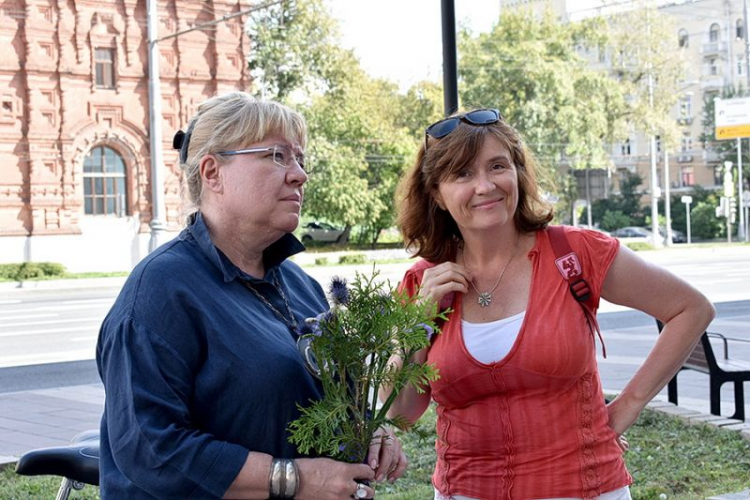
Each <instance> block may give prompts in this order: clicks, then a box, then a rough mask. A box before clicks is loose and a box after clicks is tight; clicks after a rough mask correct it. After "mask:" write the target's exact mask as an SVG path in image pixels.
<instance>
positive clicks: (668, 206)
mask: <svg viewBox="0 0 750 500" xmlns="http://www.w3.org/2000/svg"><path fill="white" fill-rule="evenodd" d="M669 189H670V188H669V153H668V152H667V148H666V147H665V148H664V225H665V226H666V227H665V228H664V229H665V232H666V233H667V234H666V235H665V239H664V242H665V243H666V245H667V246H668V247H671V246H672V200H671V199H670V196H671V194H670V192H669Z"/></svg>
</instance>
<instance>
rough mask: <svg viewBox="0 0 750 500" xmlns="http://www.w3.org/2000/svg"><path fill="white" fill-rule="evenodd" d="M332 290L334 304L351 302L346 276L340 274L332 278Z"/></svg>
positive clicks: (339, 304) (341, 304)
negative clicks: (341, 276) (342, 276)
mask: <svg viewBox="0 0 750 500" xmlns="http://www.w3.org/2000/svg"><path fill="white" fill-rule="evenodd" d="M330 292H331V300H332V301H333V303H334V305H337V306H345V305H346V304H348V303H349V288H347V286H346V280H345V279H344V278H340V277H338V276H334V277H333V278H331V288H330Z"/></svg>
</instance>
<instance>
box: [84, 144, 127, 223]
mask: <svg viewBox="0 0 750 500" xmlns="http://www.w3.org/2000/svg"><path fill="white" fill-rule="evenodd" d="M127 202H128V200H127V190H126V184H125V162H124V161H123V160H122V157H121V156H120V155H119V154H118V153H117V151H115V150H114V149H112V148H108V147H107V146H98V147H95V148H94V149H92V150H91V152H90V153H89V154H88V156H86V159H84V160H83V206H84V213H85V214H86V215H109V216H114V217H124V216H125V215H127V206H128V203H127Z"/></svg>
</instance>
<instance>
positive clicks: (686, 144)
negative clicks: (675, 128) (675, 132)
mask: <svg viewBox="0 0 750 500" xmlns="http://www.w3.org/2000/svg"><path fill="white" fill-rule="evenodd" d="M680 148H681V151H682V152H684V153H687V152H690V151H691V150H692V149H693V138H692V137H691V136H690V132H683V133H682V141H681V143H680Z"/></svg>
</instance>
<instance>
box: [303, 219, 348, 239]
mask: <svg viewBox="0 0 750 500" xmlns="http://www.w3.org/2000/svg"><path fill="white" fill-rule="evenodd" d="M342 234H344V230H343V229H339V228H337V227H334V226H332V225H331V224H328V223H327V222H308V223H307V224H305V225H304V226H303V227H302V234H301V236H300V239H301V240H302V243H310V242H311V241H320V242H324V243H335V242H338V241H339V238H341V235H342Z"/></svg>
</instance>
